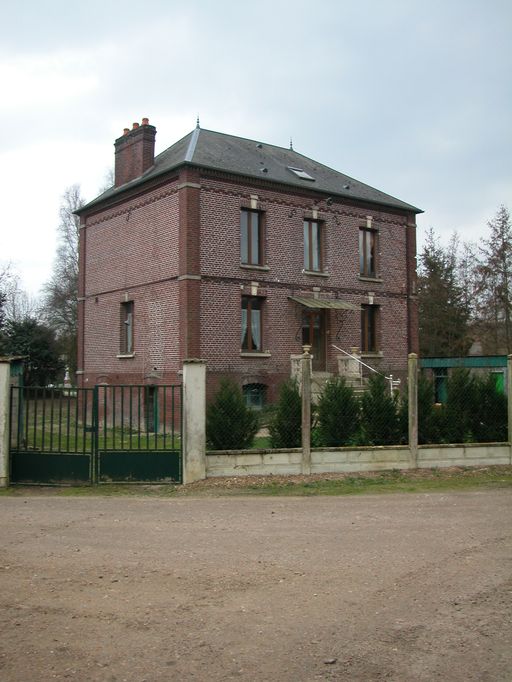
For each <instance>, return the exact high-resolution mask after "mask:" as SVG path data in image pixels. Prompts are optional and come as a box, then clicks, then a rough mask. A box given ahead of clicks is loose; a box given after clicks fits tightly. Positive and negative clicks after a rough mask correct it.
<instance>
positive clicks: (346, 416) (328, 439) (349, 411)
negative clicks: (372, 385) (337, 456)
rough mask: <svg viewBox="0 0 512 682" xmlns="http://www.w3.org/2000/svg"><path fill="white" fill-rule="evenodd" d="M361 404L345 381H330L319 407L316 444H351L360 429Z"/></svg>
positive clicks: (340, 379)
mask: <svg viewBox="0 0 512 682" xmlns="http://www.w3.org/2000/svg"><path fill="white" fill-rule="evenodd" d="M359 414H360V404H359V401H358V400H357V398H356V397H355V395H354V391H353V389H352V388H351V387H350V386H347V384H346V382H345V379H343V378H340V377H336V378H334V379H331V380H330V381H328V382H327V383H326V384H325V386H324V390H323V392H322V395H321V396H320V400H319V401H318V405H317V429H316V431H317V436H316V441H317V442H316V443H315V445H316V444H317V443H318V445H320V446H326V447H332V446H337V445H347V444H348V443H350V442H351V441H352V439H353V437H354V435H355V433H356V432H357V430H358V428H359V418H360V417H359Z"/></svg>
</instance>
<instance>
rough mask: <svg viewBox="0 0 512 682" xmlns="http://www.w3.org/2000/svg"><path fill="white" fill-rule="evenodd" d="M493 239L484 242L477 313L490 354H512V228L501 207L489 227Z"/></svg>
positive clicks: (507, 215) (479, 262) (478, 268)
mask: <svg viewBox="0 0 512 682" xmlns="http://www.w3.org/2000/svg"><path fill="white" fill-rule="evenodd" d="M487 225H488V227H489V230H490V236H489V238H488V239H483V240H482V245H481V246H480V249H479V250H480V258H479V261H478V265H477V268H476V274H477V313H478V321H479V325H480V326H481V328H482V330H483V334H484V336H485V339H486V346H487V348H488V351H490V352H492V353H503V352H505V353H507V354H508V353H510V352H512V224H511V222H510V213H509V212H508V210H507V208H506V207H505V206H503V205H502V206H500V207H499V209H498V211H497V213H496V215H495V216H494V218H493V219H492V220H490V221H489V222H488V223H487Z"/></svg>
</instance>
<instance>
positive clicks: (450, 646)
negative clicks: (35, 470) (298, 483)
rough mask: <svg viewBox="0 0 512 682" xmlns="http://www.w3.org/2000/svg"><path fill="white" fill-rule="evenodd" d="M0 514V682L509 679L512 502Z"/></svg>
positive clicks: (186, 500) (483, 498)
mask: <svg viewBox="0 0 512 682" xmlns="http://www.w3.org/2000/svg"><path fill="white" fill-rule="evenodd" d="M0 509H1V514H2V532H1V536H0V538H1V539H0V547H1V549H0V603H1V609H0V622H1V632H2V636H1V638H0V679H1V680H2V682H14V681H16V682H31V681H32V680H37V681H38V682H39V681H43V682H46V681H47V680H54V679H59V680H62V679H74V680H84V681H85V680H87V681H88V682H89V681H91V682H95V681H98V682H121V681H124V680H126V682H143V681H146V682H157V681H160V680H180V681H181V680H214V681H215V680H231V679H234V680H248V681H249V680H250V681H254V680H258V682H259V681H261V680H271V681H274V680H275V681H276V682H287V681H290V682H291V681H293V682H301V681H309V680H365V681H370V680H396V681H405V682H409V681H412V680H414V681H416V680H419V681H423V680H424V681H427V680H428V681H431V680H438V679H439V680H443V681H444V680H460V681H462V680H464V681H466V680H483V681H487V680H488V681H489V682H491V681H492V682H495V681H498V680H507V682H508V681H509V680H510V679H511V678H512V653H511V652H512V615H511V614H512V609H511V605H512V604H511V602H512V581H511V575H512V570H511V568H512V561H511V559H512V542H511V536H512V525H511V519H512V494H511V492H510V491H509V490H495V491H483V492H462V493H450V494H444V493H433V494H402V495H379V496H360V497H311V498H293V497H291V498H289V497H287V498H279V497H275V498H264V497H258V498H254V497H225V498H205V497H202V498H194V497H183V498H171V499H162V498H154V497H153V498H147V497H130V498H123V497H115V498H104V497H88V498H78V497H69V498H66V497H55V496H52V495H45V496H38V495H37V494H33V495H31V496H27V497H22V496H19V497H18V496H13V497H9V496H6V497H2V498H0Z"/></svg>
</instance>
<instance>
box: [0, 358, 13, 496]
mask: <svg viewBox="0 0 512 682" xmlns="http://www.w3.org/2000/svg"><path fill="white" fill-rule="evenodd" d="M10 387H11V363H10V362H8V361H7V362H6V361H5V360H0V487H1V488H5V487H6V486H8V485H9V423H10V419H11V414H10V407H11V401H10Z"/></svg>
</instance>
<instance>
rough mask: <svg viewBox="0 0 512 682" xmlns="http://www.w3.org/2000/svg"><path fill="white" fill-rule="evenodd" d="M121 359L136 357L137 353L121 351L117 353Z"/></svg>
mask: <svg viewBox="0 0 512 682" xmlns="http://www.w3.org/2000/svg"><path fill="white" fill-rule="evenodd" d="M116 357H117V358H118V359H119V360H127V359H128V358H134V357H135V353H119V354H118V355H116Z"/></svg>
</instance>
